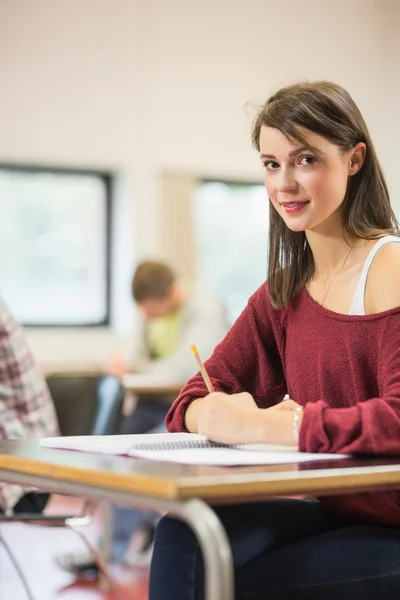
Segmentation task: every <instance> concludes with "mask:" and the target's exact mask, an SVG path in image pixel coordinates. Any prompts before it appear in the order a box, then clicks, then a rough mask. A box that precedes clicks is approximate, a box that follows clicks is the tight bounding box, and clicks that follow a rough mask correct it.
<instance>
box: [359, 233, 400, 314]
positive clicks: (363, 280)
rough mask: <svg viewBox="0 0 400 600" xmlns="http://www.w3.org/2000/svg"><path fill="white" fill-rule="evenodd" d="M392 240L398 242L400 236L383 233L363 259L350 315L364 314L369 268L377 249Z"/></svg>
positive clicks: (399, 241)
mask: <svg viewBox="0 0 400 600" xmlns="http://www.w3.org/2000/svg"><path fill="white" fill-rule="evenodd" d="M393 242H394V243H398V244H399V243H400V237H398V236H396V235H385V236H384V237H382V238H380V239H379V240H378V241H377V242H376V244H375V245H374V247H373V248H372V249H371V251H370V253H369V254H368V256H367V258H366V259H365V263H364V266H363V270H362V272H361V277H360V279H359V281H358V285H357V289H356V293H355V294H354V299H353V303H352V305H351V308H350V312H349V314H350V315H365V288H366V285H367V278H368V273H369V270H370V268H371V265H372V263H373V261H374V258H375V256H376V255H377V254H378V252H379V250H380V249H381V248H382V247H383V246H385V245H386V244H390V243H393Z"/></svg>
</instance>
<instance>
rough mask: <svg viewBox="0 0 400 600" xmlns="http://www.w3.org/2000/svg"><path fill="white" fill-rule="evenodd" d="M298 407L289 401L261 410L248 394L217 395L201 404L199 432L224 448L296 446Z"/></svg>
mask: <svg viewBox="0 0 400 600" xmlns="http://www.w3.org/2000/svg"><path fill="white" fill-rule="evenodd" d="M297 406H299V405H298V404H297V403H296V402H294V400H285V401H283V402H280V403H279V404H276V405H275V406H272V407H271V408H267V409H260V408H258V406H257V405H256V403H255V401H254V398H253V397H252V396H251V394H248V393H247V392H242V393H240V394H232V395H228V394H224V393H222V392H214V393H212V394H209V395H208V396H206V397H205V398H203V399H202V400H201V402H200V403H199V406H198V415H197V416H198V429H197V430H198V432H199V433H201V434H203V435H205V436H206V437H207V438H208V439H210V440H212V441H214V442H221V443H224V444H251V443H268V444H284V445H293V444H295V443H296V439H295V435H294V431H293V417H294V415H293V412H294V410H295V409H296V408H297ZM301 417H302V415H301ZM299 425H301V420H300V422H299Z"/></svg>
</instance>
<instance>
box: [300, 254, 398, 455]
mask: <svg viewBox="0 0 400 600" xmlns="http://www.w3.org/2000/svg"><path fill="white" fill-rule="evenodd" d="M365 299H366V302H365V304H366V310H367V313H370V314H374V313H381V312H384V311H387V310H391V309H395V310H394V312H393V313H392V314H388V315H387V316H384V317H383V318H382V317H381V318H382V329H381V332H380V351H379V373H378V387H379V393H380V395H379V396H377V397H374V398H370V399H368V400H366V401H363V402H360V403H358V404H357V405H356V406H352V407H349V408H330V407H329V406H328V405H327V403H326V402H324V399H321V400H319V401H318V402H315V403H310V404H307V405H306V407H305V410H304V415H303V421H302V424H301V429H300V439H299V444H300V449H301V450H304V451H308V452H345V453H354V454H383V455H398V454H399V452H400V310H396V307H400V244H388V245H387V246H384V247H383V248H382V249H381V250H380V251H379V253H378V255H377V257H376V258H375V260H374V262H373V263H372V266H371V269H370V272H369V275H368V281H367V289H366V296H365Z"/></svg>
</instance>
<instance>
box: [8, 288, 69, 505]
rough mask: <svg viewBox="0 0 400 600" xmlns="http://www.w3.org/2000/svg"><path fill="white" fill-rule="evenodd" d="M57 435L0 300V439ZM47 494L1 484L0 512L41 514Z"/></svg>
mask: <svg viewBox="0 0 400 600" xmlns="http://www.w3.org/2000/svg"><path fill="white" fill-rule="evenodd" d="M57 434H58V424H57V418H56V413H55V410H54V406H53V402H52V400H51V397H50V393H49V391H48V389H47V386H46V383H45V381H44V378H43V376H42V374H41V372H40V370H39V368H38V366H37V365H36V364H35V361H34V359H33V357H32V354H31V352H30V349H29V347H28V343H27V341H26V338H25V335H24V332H23V329H22V327H21V326H20V325H18V324H17V323H16V322H15V321H14V319H13V317H12V316H11V314H10V312H9V310H8V308H7V306H6V305H5V303H4V302H3V300H2V299H1V298H0V439H3V440H6V439H24V438H31V437H49V436H53V435H57ZM48 498H49V494H44V493H39V492H35V491H32V490H24V489H23V488H21V487H19V486H16V485H8V484H0V512H7V513H12V512H15V513H17V512H24V513H40V512H42V510H43V509H44V507H45V505H46V503H47V500H48Z"/></svg>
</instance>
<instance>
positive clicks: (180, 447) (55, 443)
mask: <svg viewBox="0 0 400 600" xmlns="http://www.w3.org/2000/svg"><path fill="white" fill-rule="evenodd" d="M40 445H41V446H43V447H46V448H54V449H60V450H76V451H80V452H91V453H97V454H114V455H126V456H132V457H136V458H143V459H146V460H156V461H166V462H177V463H182V464H192V465H215V466H235V465H237V466H239V465H273V464H287V463H297V462H305V461H310V460H332V459H335V458H345V457H346V456H348V455H345V454H311V453H308V452H298V450H297V449H296V448H295V447H294V446H275V445H271V444H240V445H227V444H217V443H215V442H211V441H209V440H207V438H205V437H204V436H202V435H197V434H192V433H166V434H153V435H106V436H79V437H59V438H45V439H42V440H41V441H40Z"/></svg>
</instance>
